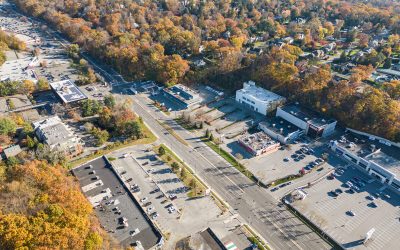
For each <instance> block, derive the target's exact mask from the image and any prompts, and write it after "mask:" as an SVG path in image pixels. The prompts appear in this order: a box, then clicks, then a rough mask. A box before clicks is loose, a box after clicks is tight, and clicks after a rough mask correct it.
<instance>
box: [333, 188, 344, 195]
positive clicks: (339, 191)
mask: <svg viewBox="0 0 400 250" xmlns="http://www.w3.org/2000/svg"><path fill="white" fill-rule="evenodd" d="M335 192H336V193H338V194H341V193H343V191H342V190H341V189H340V188H337V189H336V190H335Z"/></svg>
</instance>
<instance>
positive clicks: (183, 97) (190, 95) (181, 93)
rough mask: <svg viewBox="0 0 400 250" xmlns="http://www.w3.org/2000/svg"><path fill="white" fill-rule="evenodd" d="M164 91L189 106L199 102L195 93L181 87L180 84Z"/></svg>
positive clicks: (198, 97)
mask: <svg viewBox="0 0 400 250" xmlns="http://www.w3.org/2000/svg"><path fill="white" fill-rule="evenodd" d="M164 91H165V92H167V93H168V94H170V95H172V96H174V97H175V98H177V99H179V100H180V101H182V102H184V103H186V104H189V105H190V104H193V103H196V102H198V101H199V100H200V96H199V95H198V94H197V93H196V92H195V91H193V90H191V89H190V88H188V87H186V86H183V85H182V84H177V85H174V86H172V87H170V88H166V89H164Z"/></svg>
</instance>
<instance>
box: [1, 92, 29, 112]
mask: <svg viewBox="0 0 400 250" xmlns="http://www.w3.org/2000/svg"><path fill="white" fill-rule="evenodd" d="M10 102H11V103H12V104H10ZM10 105H13V106H14V107H13V108H14V109H18V108H23V107H28V106H31V105H32V103H31V101H30V100H29V98H28V97H27V96H26V95H13V96H7V97H0V112H7V111H10V110H12V107H11V106H10Z"/></svg>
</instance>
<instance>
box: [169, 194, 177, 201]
mask: <svg viewBox="0 0 400 250" xmlns="http://www.w3.org/2000/svg"><path fill="white" fill-rule="evenodd" d="M168 198H170V199H171V201H173V200H175V199H176V198H178V197H177V196H176V195H175V194H170V195H169V196H168Z"/></svg>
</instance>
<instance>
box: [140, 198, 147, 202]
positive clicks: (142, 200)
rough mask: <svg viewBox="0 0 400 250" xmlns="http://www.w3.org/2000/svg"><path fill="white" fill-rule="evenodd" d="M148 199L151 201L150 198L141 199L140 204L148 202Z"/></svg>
mask: <svg viewBox="0 0 400 250" xmlns="http://www.w3.org/2000/svg"><path fill="white" fill-rule="evenodd" d="M148 199H149V198H147V197H144V198H142V199H140V202H141V203H144V202H146V201H147V200H148Z"/></svg>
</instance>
